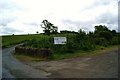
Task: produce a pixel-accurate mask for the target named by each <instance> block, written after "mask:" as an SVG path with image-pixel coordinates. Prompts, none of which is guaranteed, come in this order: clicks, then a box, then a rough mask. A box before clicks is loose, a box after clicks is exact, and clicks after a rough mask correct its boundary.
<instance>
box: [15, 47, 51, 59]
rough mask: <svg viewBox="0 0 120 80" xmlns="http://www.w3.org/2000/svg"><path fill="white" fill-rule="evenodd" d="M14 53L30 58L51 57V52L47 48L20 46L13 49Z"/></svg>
mask: <svg viewBox="0 0 120 80" xmlns="http://www.w3.org/2000/svg"><path fill="white" fill-rule="evenodd" d="M15 53H17V54H25V55H30V56H38V57H39V56H41V57H50V56H51V55H52V51H51V49H49V48H41V49H40V48H26V47H22V46H16V47H15Z"/></svg>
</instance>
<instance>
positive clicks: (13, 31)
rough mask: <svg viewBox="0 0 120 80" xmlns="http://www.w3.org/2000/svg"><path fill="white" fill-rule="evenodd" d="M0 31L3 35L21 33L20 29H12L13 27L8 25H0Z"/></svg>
mask: <svg viewBox="0 0 120 80" xmlns="http://www.w3.org/2000/svg"><path fill="white" fill-rule="evenodd" d="M0 32H1V33H4V35H8V34H16V33H21V32H22V31H19V30H16V29H13V28H9V27H5V26H1V27H0ZM0 35H2V34H0Z"/></svg>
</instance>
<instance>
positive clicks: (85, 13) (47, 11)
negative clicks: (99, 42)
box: [0, 0, 118, 34]
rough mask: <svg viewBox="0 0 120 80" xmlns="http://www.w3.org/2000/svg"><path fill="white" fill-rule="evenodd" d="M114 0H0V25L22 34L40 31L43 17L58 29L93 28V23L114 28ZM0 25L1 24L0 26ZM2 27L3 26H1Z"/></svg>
mask: <svg viewBox="0 0 120 80" xmlns="http://www.w3.org/2000/svg"><path fill="white" fill-rule="evenodd" d="M117 2H118V0H104V1H101V0H24V1H22V0H2V1H0V10H1V11H0V13H1V14H0V27H2V26H4V27H6V28H7V30H8V32H9V29H10V32H11V31H12V30H11V29H13V32H15V33H17V32H16V30H18V33H17V34H19V33H20V32H19V31H22V32H21V34H25V33H36V31H38V30H39V32H42V28H40V26H39V24H40V23H41V22H42V20H44V19H47V20H48V21H50V22H51V23H53V24H54V25H56V26H58V29H59V31H60V30H64V29H65V30H75V31H78V29H79V28H82V29H83V30H85V31H93V30H94V27H93V26H94V25H95V24H107V25H108V26H109V28H110V29H117V17H118V14H117V11H118V9H117V8H118V6H117ZM2 28H3V27H2ZM4 29H5V28H4ZM4 32H5V31H3V32H0V34H6V33H4ZM8 34H9V33H8Z"/></svg>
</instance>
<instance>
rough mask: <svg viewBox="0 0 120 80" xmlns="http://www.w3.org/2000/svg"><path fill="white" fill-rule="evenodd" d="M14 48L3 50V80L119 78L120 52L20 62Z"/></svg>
mask: <svg viewBox="0 0 120 80" xmlns="http://www.w3.org/2000/svg"><path fill="white" fill-rule="evenodd" d="M13 50H14V47H11V48H7V49H3V52H2V61H3V62H2V63H3V75H2V77H3V78H47V77H48V78H117V77H118V50H117V51H112V52H109V53H105V54H102V55H98V56H94V57H79V58H71V59H64V60H58V61H40V62H20V61H18V60H17V59H15V58H14V57H13V56H12V54H11V53H12V51H13Z"/></svg>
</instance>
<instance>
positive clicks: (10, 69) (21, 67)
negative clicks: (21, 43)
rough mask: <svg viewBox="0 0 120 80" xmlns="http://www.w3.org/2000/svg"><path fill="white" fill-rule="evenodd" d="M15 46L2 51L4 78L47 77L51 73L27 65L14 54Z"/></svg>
mask: <svg viewBox="0 0 120 80" xmlns="http://www.w3.org/2000/svg"><path fill="white" fill-rule="evenodd" d="M14 48H15V47H11V48H7V49H3V51H2V68H3V70H2V78H47V76H48V75H50V73H47V72H45V71H43V70H37V69H34V68H32V67H30V66H28V65H25V64H23V63H21V62H20V61H18V60H17V59H15V58H14V57H13V56H12V51H13V50H14Z"/></svg>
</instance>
